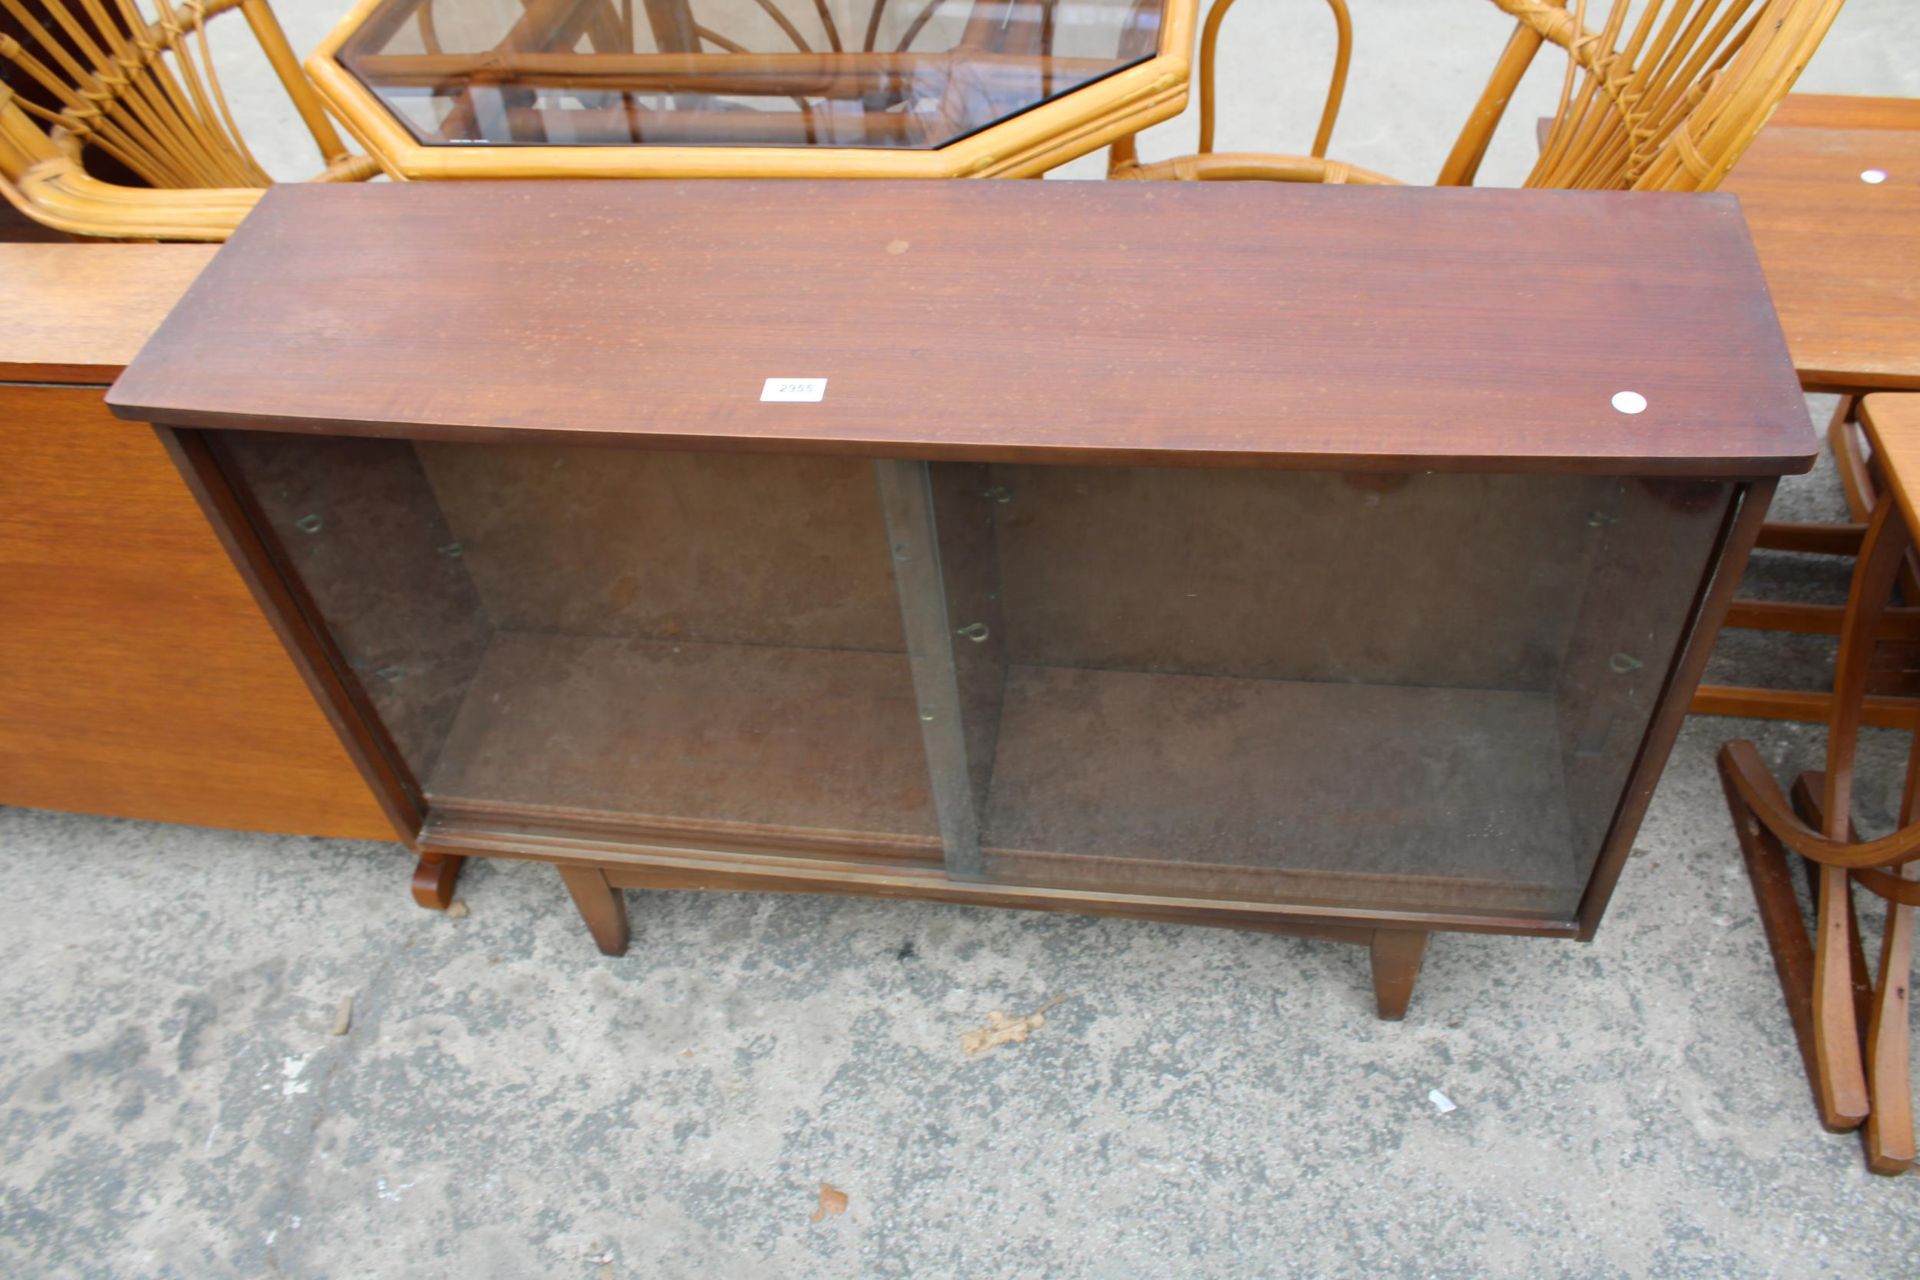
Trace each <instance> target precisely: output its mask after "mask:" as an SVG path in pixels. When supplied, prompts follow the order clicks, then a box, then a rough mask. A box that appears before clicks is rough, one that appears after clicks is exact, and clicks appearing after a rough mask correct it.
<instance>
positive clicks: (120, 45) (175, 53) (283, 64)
mask: <svg viewBox="0 0 1920 1280" xmlns="http://www.w3.org/2000/svg"><path fill="white" fill-rule="evenodd" d="M155 3H156V4H157V5H158V15H159V16H158V17H157V18H155V19H153V20H151V21H149V20H148V19H147V18H146V17H145V16H144V15H143V14H142V13H141V12H140V11H139V10H138V9H137V8H135V6H134V3H133V0H74V2H72V3H69V0H43V3H41V4H39V5H37V6H36V7H35V8H32V9H30V8H29V7H28V6H27V5H26V4H25V3H24V2H23V0H0V7H4V9H5V10H6V13H7V14H8V16H9V17H11V19H12V20H13V25H14V26H15V28H16V29H17V30H18V31H19V32H20V33H21V34H20V35H19V37H18V38H16V37H15V36H13V35H3V36H0V64H4V65H5V66H6V68H7V71H8V79H9V80H10V81H11V84H0V194H4V195H5V196H6V198H7V199H8V200H9V201H10V202H11V203H12V204H13V205H14V206H15V207H16V208H18V209H19V210H20V211H21V212H23V213H25V214H26V215H27V216H28V217H30V218H33V219H34V220H35V221H37V222H41V223H44V224H46V225H47V226H50V227H54V228H57V229H59V230H61V231H68V232H72V233H75V234H77V235H86V236H103V237H109V238H116V239H154V240H224V239H226V237H227V236H228V235H229V234H230V233H231V232H232V231H233V229H234V227H236V226H238V225H239V223H240V220H241V219H242V218H244V217H245V216H246V215H247V211H248V210H250V209H252V208H253V205H254V202H255V201H257V200H258V199H259V198H260V192H261V191H262V190H263V189H264V188H265V187H267V186H268V185H270V183H271V181H272V180H271V179H270V178H269V177H268V176H267V174H266V172H265V171H264V170H263V169H261V167H260V165H259V164H258V163H257V162H256V161H255V160H254V158H253V155H252V154H251V153H250V152H249V151H248V150H247V144H246V142H245V140H244V139H243V138H242V136H241V133H240V129H239V126H238V125H237V123H236V122H235V121H234V118H233V113H232V111H231V110H230V109H229V108H228V106H227V100H226V95H225V93H224V92H223V91H222V89H221V87H220V78H219V75H218V73H217V71H216V70H215V68H214V65H213V59H212V57H211V56H210V53H209V49H208V45H207V35H206V23H207V22H208V21H209V20H210V19H212V18H214V17H215V16H217V15H219V14H221V13H224V12H226V11H227V10H229V9H238V10H240V12H241V13H242V14H244V15H245V17H246V19H247V24H248V26H250V27H251V28H252V29H253V34H254V38H255V39H256V40H258V41H259V44H260V48H261V51H262V52H263V53H264V54H265V55H266V58H267V61H268V62H269V64H271V65H272V67H273V69H274V72H275V73H276V74H277V75H278V76H279V78H280V81H281V83H282V84H283V85H285V87H286V90H287V95H288V97H290V98H291V99H292V101H293V105H294V108H295V109H296V110H297V111H299V113H300V117H301V119H302V120H303V121H305V123H306V126H307V129H308V131H309V132H310V133H311V134H312V135H313V140H314V143H315V144H316V145H317V146H318V147H319V149H320V154H321V157H322V159H323V161H324V163H325V165H326V168H325V170H324V171H323V172H322V173H320V174H319V175H318V177H319V180H321V181H334V182H344V181H358V180H360V179H364V178H370V177H372V176H373V175H375V174H376V173H378V172H379V171H380V169H379V165H378V164H376V163H375V162H374V161H372V160H371V159H369V158H368V157H366V156H359V155H354V154H352V153H350V152H349V151H348V150H347V148H346V145H345V144H344V143H343V142H342V141H341V139H340V135H339V133H338V132H337V131H336V130H335V129H334V127H333V122H332V121H331V120H329V119H328V118H327V115H326V111H325V109H324V108H323V107H322V106H321V103H320V97H319V95H318V94H317V93H316V92H315V91H314V89H313V86H312V85H311V84H310V83H309V82H308V81H307V79H306V76H305V75H304V74H303V73H302V72H301V70H300V62H299V59H298V58H296V57H295V56H294V53H293V50H292V48H291V47H289V45H288V44H287V37H286V35H285V33H284V32H282V31H281V29H280V23H279V22H278V20H277V19H275V17H274V16H273V10H272V9H270V8H268V7H267V0H191V2H190V3H187V4H184V5H179V6H175V5H173V4H172V3H170V0H155ZM90 153H97V154H99V155H101V156H104V157H108V158H110V159H111V160H112V161H114V162H115V163H117V164H118V166H119V167H120V168H121V169H123V170H124V171H127V172H130V173H131V174H133V175H134V176H135V177H137V178H138V179H140V180H141V181H144V182H146V183H148V184H150V185H149V186H146V187H138V186H130V185H122V184H119V183H115V182H110V181H105V180H103V179H101V178H99V177H96V176H94V174H93V173H91V172H89V171H88V165H87V162H88V159H89V154H90Z"/></svg>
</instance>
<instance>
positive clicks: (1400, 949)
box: [1371, 929, 1427, 1022]
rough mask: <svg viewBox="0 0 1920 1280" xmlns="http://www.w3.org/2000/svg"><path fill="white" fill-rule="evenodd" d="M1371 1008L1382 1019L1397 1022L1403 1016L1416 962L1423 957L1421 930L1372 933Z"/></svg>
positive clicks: (1417, 968)
mask: <svg viewBox="0 0 1920 1280" xmlns="http://www.w3.org/2000/svg"><path fill="white" fill-rule="evenodd" d="M1371 951H1372V959H1373V1007H1374V1011H1375V1012H1377V1013H1378V1014H1379V1015H1380V1016H1381V1017H1382V1018H1384V1019H1386V1020H1387V1021H1389V1022H1398V1021H1400V1019H1402V1018H1404V1017H1406V1016H1407V1004H1408V1002H1409V1001H1411V1000H1412V999H1413V983H1414V980H1415V979H1416V978H1418V977H1419V976H1420V961H1421V959H1422V957H1424V956H1425V955H1426V954H1427V933H1426V930H1424V929H1375V930H1374V931H1373V946H1372V948H1371Z"/></svg>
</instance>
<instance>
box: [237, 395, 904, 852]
mask: <svg viewBox="0 0 1920 1280" xmlns="http://www.w3.org/2000/svg"><path fill="white" fill-rule="evenodd" d="M220 448H221V450H222V455H223V457H224V459H225V461H226V465H227V466H228V467H229V469H230V470H231V472H232V473H233V474H234V475H235V476H236V478H237V479H239V480H240V481H241V483H242V484H243V486H244V488H245V490H246V492H247V494H248V495H249V497H250V500H251V502H252V503H253V504H254V506H255V507H256V508H257V511H258V518H259V520H260V522H261V524H262V525H263V526H264V527H265V529H266V531H267V532H268V533H269V535H270V536H271V539H272V541H273V542H274V543H275V544H276V545H277V546H278V547H279V548H280V551H281V555H282V556H283V558H284V560H285V562H286V564H287V566H288V567H289V568H290V570H291V571H292V573H293V575H294V576H295V577H296V578H297V580H298V581H299V583H300V584H301V586H302V587H303V588H304V589H305V591H306V592H307V593H308V594H309V595H310V596H311V597H312V600H313V602H314V604H315V606H316V608H317V610H318V612H319V614H320V615H321V617H322V619H323V620H324V622H325V624H326V626H327V629H328V631H329V632H330V633H331V634H332V635H333V637H334V639H335V642H336V643H337V645H338V646H339V648H340V650H341V651H342V654H343V656H344V659H345V661H346V664H347V665H348V666H349V667H350V668H351V670H352V672H353V674H354V676H355V677H356V679H357V683H358V685H359V686H360V688H361V689H362V690H364V693H365V696H366V698H367V701H368V702H369V704H370V705H371V706H372V707H373V708H374V709H375V710H376V711H377V713H378V715H379V718H380V720H381V721H382V722H383V723H384V724H385V726H386V727H387V730H388V732H389V733H390V734H391V736H392V738H393V740H394V743H395V745H396V747H397V749H398V751H399V752H400V754H401V755H402V757H403V758H404V759H405V762H406V764H407V766H408V768H409V769H410V771H411V772H412V773H413V774H414V775H415V776H416V777H417V778H418V779H419V780H420V782H421V785H422V786H423V788H424V789H425V791H426V793H427V797H428V800H429V804H430V809H431V815H432V818H433V819H435V820H440V821H455V822H467V823H473V824H478V825H481V826H484V827H487V828H490V829H496V830H498V829H508V830H512V829H537V830H562V831H585V832H588V833H591V834H593V835H596V836H605V837H608V838H615V839H636V840H677V841H683V842H689V843H693V844H711V845H714V846H716V847H722V848H741V847H747V848H761V849H767V850H769V851H773V852H794V853H815V854H829V855H835V856H838V855H846V856H855V857H867V856H880V857H900V858H908V859H914V860H920V861H926V862H935V861H938V859H939V856H940V848H939V838H938V829H937V826H936V824H935V821H934V815H933V810H932V805H931V801H930V799H929V792H928V780H927V771H926V767H925V764H924V759H923V755H922V751H921V745H920V732H919V721H918V718H917V716H916V713H915V702H914V690H913V681H912V674H911V671H910V668H909V665H908V661H907V657H906V653H905V646H904V641H903V638H902V633H901V625H900V612H899V607H898V604H897V601H896V598H895V594H894V589H893V580H892V570H891V566H890V564H889V561H888V556H887V538H886V532H885V525H884V521H883V519H882V515H881V511H880V504H879V499H878V495H877V491H876V487H875V483H874V476H873V468H872V464H871V463H868V462H865V461H862V460H842V459H829V458H811V459H810V458H773V457H759V456H742V455H718V454H691V453H657V452H646V451H640V450H623V449H589V448H579V447H545V446H522V445H471V444H428V443H411V442H405V441H390V440H366V439H350V438H309V437H296V436H280V435H264V434H254V433H231V434H228V435H226V436H223V437H221V443H220Z"/></svg>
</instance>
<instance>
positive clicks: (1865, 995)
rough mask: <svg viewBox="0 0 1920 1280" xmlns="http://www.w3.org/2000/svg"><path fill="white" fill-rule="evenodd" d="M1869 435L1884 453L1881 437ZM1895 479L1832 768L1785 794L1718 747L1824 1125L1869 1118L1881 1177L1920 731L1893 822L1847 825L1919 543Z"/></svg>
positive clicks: (1872, 1153)
mask: <svg viewBox="0 0 1920 1280" xmlns="http://www.w3.org/2000/svg"><path fill="white" fill-rule="evenodd" d="M1877 399H1882V398H1881V397H1874V398H1870V399H1869V400H1867V402H1866V407H1865V409H1864V411H1863V413H1862V422H1863V424H1864V426H1865V428H1866V430H1867V432H1868V434H1869V435H1870V436H1873V435H1874V432H1875V424H1874V422H1873V407H1874V403H1875V400H1877ZM1872 443H1873V445H1874V448H1875V450H1876V452H1880V451H1881V449H1882V443H1883V442H1882V439H1880V438H1878V437H1875V438H1874V439H1873V441H1872ZM1899 485H1900V481H1899V479H1898V478H1895V477H1891V476H1890V477H1888V481H1887V483H1886V484H1884V485H1882V486H1881V488H1880V490H1879V492H1878V494H1877V496H1876V499H1875V503H1874V507H1873V512H1872V515H1871V518H1870V519H1869V520H1868V522H1867V529H1866V534H1865V537H1864V539H1863V541H1862V546H1861V551H1860V557H1859V559H1858V560H1857V561H1856V562H1855V565H1854V572H1853V581H1852V584H1851V587H1850V589H1849V591H1848V596H1847V605H1846V616H1845V621H1844V623H1843V624H1842V627H1841V632H1840V651H1839V657H1838V659H1837V661H1836V663H1835V667H1834V680H1833V697H1832V700H1831V703H1830V712H1829V716H1828V721H1827V758H1826V768H1825V769H1824V770H1823V771H1819V772H1808V773H1803V774H1801V775H1800V777H1799V779H1798V780H1797V781H1796V782H1795V784H1794V789H1793V801H1792V803H1789V802H1788V800H1787V798H1786V797H1785V796H1783V795H1782V794H1781V792H1780V788H1779V787H1778V786H1777V785H1776V784H1775V782H1774V780H1773V775H1772V774H1771V773H1770V772H1769V771H1768V769H1767V766H1766V763H1765V762H1764V761H1763V760H1762V759H1761V757H1760V753H1759V752H1758V751H1757V750H1755V748H1754V745H1753V744H1752V743H1751V742H1744V741H1738V742H1729V743H1727V744H1726V746H1724V747H1722V748H1721V750H1720V776H1721V781H1722V782H1723V784H1724V785H1725V787H1726V792H1727V804H1728V807H1729V808H1730V809H1731V811H1732V814H1733V825H1734V831H1735V833H1736V834H1737V836H1738V838H1739V841H1740V851H1741V854H1742V856H1743V857H1744V858H1745V859H1746V863H1747V871H1748V875H1749V877H1750V878H1751V880H1752V882H1753V890H1754V897H1755V899H1756V902H1757V904H1758V906H1759V911H1760V919H1761V924H1762V925H1763V927H1764V928H1765V930H1766V934H1767V942H1768V946H1769V947H1770V949H1771V950H1772V952H1773V959H1774V966H1775V968H1776V970H1777V971H1778V973H1779V977H1780V984H1781V989H1782V992H1783V994H1784V996H1785V998H1786V1004H1787V1012H1788V1015H1789V1017H1790V1019H1791V1020H1792V1023H1793V1029H1794V1034H1795V1037H1796V1038H1797V1039H1798V1041H1799V1044H1800V1052H1801V1056H1802V1058H1803V1059H1804V1062H1805V1065H1806V1069H1807V1075H1808V1078H1809V1079H1810V1081H1811V1082H1812V1084H1813V1090H1814V1097H1815V1101H1816V1103H1817V1105H1818V1107H1819V1111H1820V1119H1821V1122H1822V1123H1823V1124H1825V1125H1826V1127H1827V1128H1829V1129H1831V1130H1833V1131H1834V1132H1836V1133H1839V1132H1846V1131H1848V1130H1852V1129H1860V1128H1862V1126H1863V1125H1864V1130H1863V1138H1864V1140H1865V1144H1866V1150H1867V1164H1868V1167H1869V1168H1871V1169H1872V1170H1873V1171H1874V1172H1875V1173H1882V1174H1897V1173H1902V1172H1904V1171H1905V1170H1906V1169H1907V1168H1909V1167H1910V1166H1911V1165H1912V1164H1913V1161H1914V1155H1915V1152H1914V1134H1913V1100H1912V1085H1911V1081H1910V1077H1909V1069H1908V1059H1909V1045H1908V1039H1909V1032H1908V994H1907V988H1908V981H1909V972H1910V970H1911V968H1912V965H1913V929H1914V921H1913V912H1912V908H1913V907H1915V906H1920V881H1916V880H1915V879H1913V878H1912V875H1911V873H1910V872H1909V870H1908V868H1909V864H1911V863H1913V862H1914V861H1915V860H1920V820H1916V819H1920V733H1916V734H1915V736H1914V739H1913V743H1912V745H1911V747H1910V749H1909V754H1908V758H1907V770H1906V781H1905V785H1904V786H1903V788H1902V790H1901V797H1900V812H1899V823H1900V825H1899V828H1898V829H1897V830H1895V831H1894V832H1893V833H1892V834H1891V835H1887V836H1883V837H1881V838H1879V839H1875V840H1862V839H1861V838H1860V836H1859V833H1858V832H1857V831H1856V830H1855V829H1854V826H1853V823H1852V796H1853V780H1854V764H1855V759H1856V754H1857V748H1858V744H1859V734H1860V726H1861V724H1862V722H1863V705H1864V703H1865V699H1866V694H1867V684H1868V677H1869V674H1870V673H1871V669H1872V667H1873V664H1874V651H1875V649H1876V647H1877V646H1878V645H1879V644H1880V643H1881V642H1882V640H1883V639H1884V634H1883V633H1884V628H1885V623H1886V619H1887V613H1888V600H1889V597H1890V596H1891V595H1892V593H1893V590H1894V585H1895V579H1896V578H1897V577H1898V575H1899V573H1900V571H1901V567H1902V565H1903V562H1904V561H1905V559H1906V557H1907V553H1908V552H1909V551H1910V550H1911V549H1912V548H1913V537H1912V533H1911V529H1910V521H1911V520H1912V518H1913V516H1912V505H1913V504H1912V502H1911V499H1910V498H1908V497H1907V495H1905V494H1904V493H1903V492H1901V490H1900V488H1899ZM1788 852H1792V853H1795V854H1798V855H1799V857H1800V858H1801V859H1803V860H1804V864H1805V867H1806V870H1807V873H1808V880H1809V882H1810V888H1811V890H1812V898H1813V902H1814V907H1815V913H1816V916H1815V923H1814V929H1813V936H1812V940H1811V941H1809V938H1808V934H1807V929H1806V925H1805V923H1804V921H1803V918H1802V915H1801V910H1800V904H1799V900H1798V898H1797V896H1796V895H1795V892H1794V889H1793V884H1792V877H1791V874H1790V872H1789V870H1788V866H1787V856H1786V855H1787V853H1788ZM1855 886H1858V887H1860V888H1863V889H1865V890H1867V891H1868V893H1870V894H1872V895H1873V896H1875V897H1878V898H1881V899H1883V900H1885V902H1886V903H1887V917H1886V924H1885V927H1884V929H1883V931H1882V934H1881V948H1880V964H1879V969H1878V972H1877V973H1876V974H1872V975H1869V973H1868V970H1867V963H1866V958H1865V955H1864V950H1863V947H1862V944H1861V935H1860V927H1859V922H1858V919H1857V918H1856V916H1855V911H1854V901H1853V889H1854V887H1855ZM1863 1044H1864V1054H1863Z"/></svg>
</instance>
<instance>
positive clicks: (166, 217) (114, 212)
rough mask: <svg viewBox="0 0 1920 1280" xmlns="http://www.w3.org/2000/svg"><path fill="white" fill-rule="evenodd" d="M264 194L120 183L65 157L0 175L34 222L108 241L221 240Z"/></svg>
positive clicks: (2, 189) (12, 199) (0, 191)
mask: <svg viewBox="0 0 1920 1280" xmlns="http://www.w3.org/2000/svg"><path fill="white" fill-rule="evenodd" d="M4 168H5V166H0V169H4ZM263 194H265V192H264V191H263V190H262V189H261V188H258V187H193V188H185V189H173V190H169V189H165V188H147V187H122V186H118V185H116V184H114V183H111V182H102V181H100V179H98V178H95V177H93V176H92V175H90V174H88V173H87V172H86V171H85V170H83V169H82V168H81V167H80V166H79V165H78V164H75V163H74V162H73V161H72V160H69V159H68V158H66V157H65V156H55V157H51V158H48V159H43V160H40V161H38V162H37V163H35V164H32V165H29V166H28V167H27V168H26V170H25V171H24V172H22V173H19V174H18V176H9V177H7V178H0V195H4V196H5V197H6V198H7V201H8V202H9V203H10V204H12V205H14V206H15V207H16V208H18V209H19V210H20V211H21V212H22V213H24V214H26V215H27V216H28V217H30V218H32V219H34V220H35V221H36V222H41V223H44V224H46V225H47V226H50V227H53V228H55V229H56V230H60V231H66V232H70V233H72V234H74V235H82V236H97V237H101V238H104V239H110V240H225V239H226V238H227V237H228V236H230V235H232V234H233V229H234V228H235V227H237V226H239V225H240V220H241V219H242V218H245V217H246V216H247V214H248V212H249V211H251V210H252V208H253V206H254V205H255V204H256V203H257V202H258V201H259V199H260V197H261V196H262V195H263Z"/></svg>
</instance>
